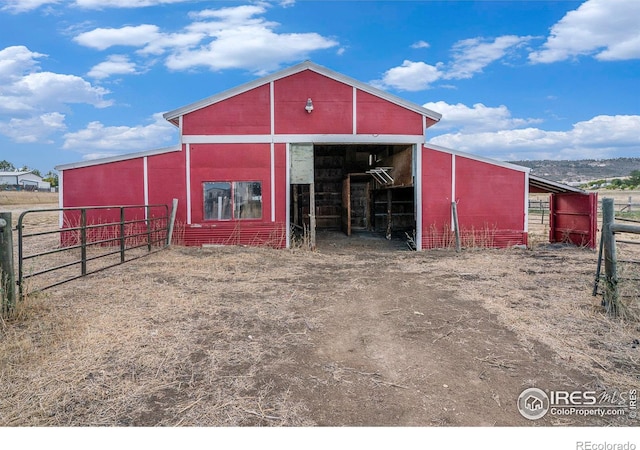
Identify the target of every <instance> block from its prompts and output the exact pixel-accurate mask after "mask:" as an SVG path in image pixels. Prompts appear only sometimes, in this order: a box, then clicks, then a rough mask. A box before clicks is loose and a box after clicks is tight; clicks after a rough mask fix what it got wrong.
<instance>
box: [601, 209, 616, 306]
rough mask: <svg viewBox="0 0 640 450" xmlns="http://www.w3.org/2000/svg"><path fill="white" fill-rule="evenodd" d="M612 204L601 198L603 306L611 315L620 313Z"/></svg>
mask: <svg viewBox="0 0 640 450" xmlns="http://www.w3.org/2000/svg"><path fill="white" fill-rule="evenodd" d="M614 222H615V219H614V204H613V199H612V198H605V199H602V237H603V253H604V281H605V287H604V298H603V306H604V307H605V308H606V310H607V313H608V314H609V315H611V316H613V317H616V316H618V315H619V314H620V308H619V300H620V299H619V296H618V274H617V261H616V238H615V235H614V234H613V230H612V227H613V224H614Z"/></svg>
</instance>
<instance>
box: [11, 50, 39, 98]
mask: <svg viewBox="0 0 640 450" xmlns="http://www.w3.org/2000/svg"><path fill="white" fill-rule="evenodd" d="M44 56H46V55H43V54H42V53H36V52H32V51H31V50H29V49H28V48H27V47H25V46H23V45H16V46H13V47H7V48H4V49H2V50H0V85H2V84H6V83H8V82H12V81H15V80H17V79H19V78H21V77H22V76H23V75H24V74H25V73H26V72H31V71H34V70H37V69H38V61H37V60H38V58H42V57H44ZM0 89H1V88H0ZM0 92H2V91H0Z"/></svg>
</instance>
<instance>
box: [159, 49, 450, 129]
mask: <svg viewBox="0 0 640 450" xmlns="http://www.w3.org/2000/svg"><path fill="white" fill-rule="evenodd" d="M304 70H311V71H313V72H316V73H319V74H321V75H324V76H326V77H328V78H332V79H334V80H336V81H339V82H341V83H344V84H347V85H349V86H352V87H355V88H356V89H359V90H361V91H363V92H367V93H369V94H372V95H375V96H377V97H380V98H382V99H385V100H387V101H389V102H391V103H395V104H397V105H399V106H402V107H404V108H406V109H408V110H411V111H414V112H417V113H418V114H421V115H423V116H425V117H427V118H428V119H431V120H433V121H434V122H438V121H439V120H440V119H441V118H442V114H440V113H437V112H435V111H432V110H430V109H427V108H424V107H422V106H419V105H416V104H415V103H412V102H409V101H407V100H405V99H403V98H400V97H397V96H395V95H392V94H389V93H388V92H385V91H383V90H380V89H378V88H375V87H373V86H370V85H368V84H366V83H363V82H361V81H358V80H355V79H354V78H351V77H348V76H346V75H343V74H341V73H338V72H335V71H333V70H331V69H327V68H326V67H323V66H320V65H318V64H315V63H313V62H311V61H304V62H302V63H300V64H296V65H295V66H291V67H289V68H287V69H283V70H280V71H278V72H275V73H273V74H271V75H267V76H265V77H262V78H259V79H257V80H254V81H250V82H249V83H245V84H242V85H240V86H237V87H235V88H232V89H229V90H226V91H224V92H221V93H219V94H216V95H213V96H211V97H207V98H205V99H202V100H199V101H197V102H194V103H191V104H189V105H186V106H183V107H181V108H178V109H174V110H173V111H169V112H167V113H165V114H164V115H163V117H164V118H165V119H166V120H168V121H169V122H171V123H173V124H174V125H178V123H179V122H178V120H179V117H180V116H183V115H185V114H189V113H190V112H193V111H197V110H198V109H202V108H206V107H207V106H209V105H213V104H214V103H218V102H221V101H223V100H226V99H228V98H231V97H234V96H236V95H238V94H242V93H244V92H247V91H250V90H251V89H255V88H257V87H259V86H263V85H265V84H267V83H270V82H272V81H276V80H279V79H281V78H285V77H288V76H291V75H294V74H296V73H299V72H302V71H304Z"/></svg>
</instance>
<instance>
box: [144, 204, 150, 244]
mask: <svg viewBox="0 0 640 450" xmlns="http://www.w3.org/2000/svg"><path fill="white" fill-rule="evenodd" d="M145 217H146V218H147V251H148V252H151V207H150V206H149V205H146V209H145Z"/></svg>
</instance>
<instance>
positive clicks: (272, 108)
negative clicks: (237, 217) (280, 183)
mask: <svg viewBox="0 0 640 450" xmlns="http://www.w3.org/2000/svg"><path fill="white" fill-rule="evenodd" d="M275 111H276V106H275V92H274V84H273V81H271V82H270V83H269V122H270V124H271V146H270V152H271V156H270V157H271V183H270V185H271V222H275V221H276V168H275V167H276V162H275V144H274V139H273V137H274V135H275V133H276V117H275Z"/></svg>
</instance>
